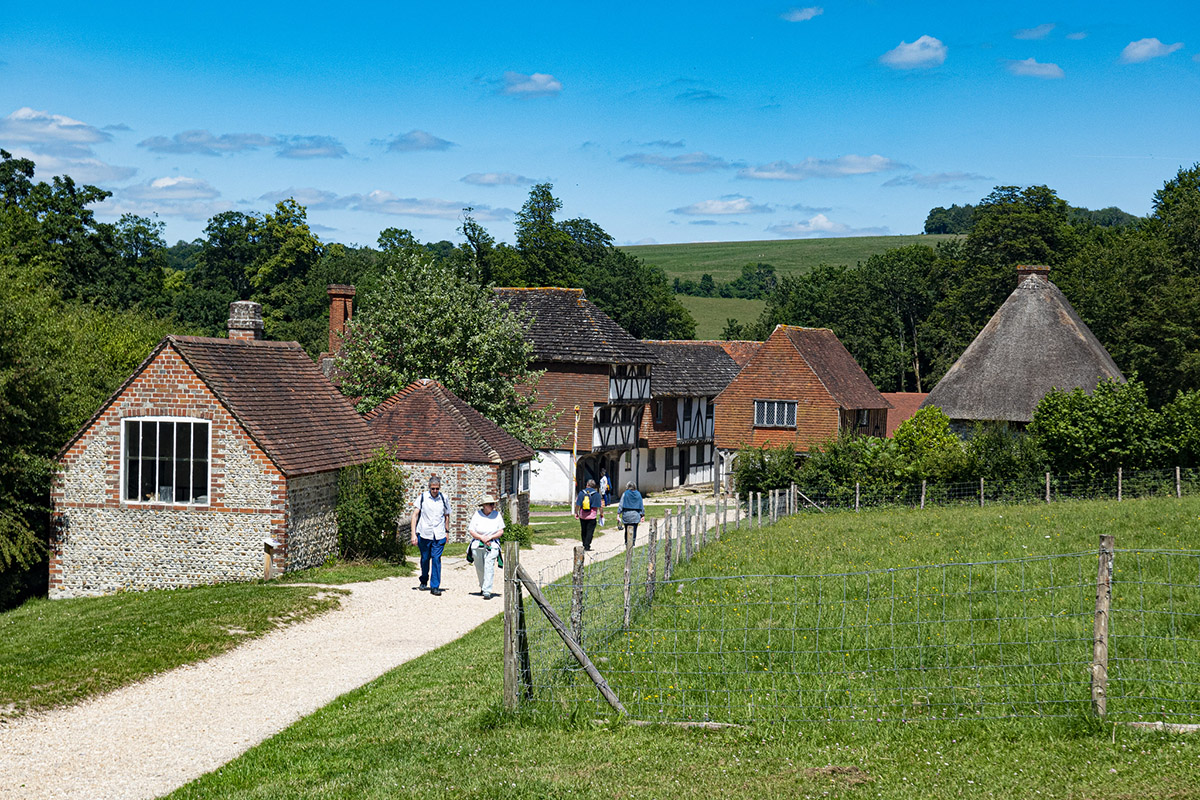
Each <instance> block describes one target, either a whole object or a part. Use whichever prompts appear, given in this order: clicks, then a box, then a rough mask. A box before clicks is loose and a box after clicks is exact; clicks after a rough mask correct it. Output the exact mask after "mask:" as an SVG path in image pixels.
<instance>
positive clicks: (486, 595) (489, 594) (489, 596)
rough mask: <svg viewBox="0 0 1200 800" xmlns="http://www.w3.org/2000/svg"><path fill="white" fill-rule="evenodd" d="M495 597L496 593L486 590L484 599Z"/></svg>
mask: <svg viewBox="0 0 1200 800" xmlns="http://www.w3.org/2000/svg"><path fill="white" fill-rule="evenodd" d="M493 597H495V595H494V594H492V593H491V592H484V593H483V599H484V600H491V599H492V598H493Z"/></svg>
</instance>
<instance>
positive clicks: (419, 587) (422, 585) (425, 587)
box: [413, 583, 429, 592]
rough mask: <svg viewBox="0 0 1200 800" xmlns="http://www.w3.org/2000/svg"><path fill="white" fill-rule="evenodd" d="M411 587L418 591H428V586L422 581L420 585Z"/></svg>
mask: <svg viewBox="0 0 1200 800" xmlns="http://www.w3.org/2000/svg"><path fill="white" fill-rule="evenodd" d="M413 588H414V589H416V590H417V591H418V592H428V591H429V587H428V586H426V585H425V584H423V583H422V584H421V585H420V586H414V587H413Z"/></svg>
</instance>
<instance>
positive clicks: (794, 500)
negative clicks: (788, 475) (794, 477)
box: [788, 483, 800, 514]
mask: <svg viewBox="0 0 1200 800" xmlns="http://www.w3.org/2000/svg"><path fill="white" fill-rule="evenodd" d="M798 491H799V490H798V489H797V488H796V484H794V483H793V484H792V493H791V494H790V495H789V496H788V500H789V501H790V502H791V508H789V509H788V513H789V514H795V513H796V511H797V510H798V509H799V508H800V498H798V497H797V496H796V492H798Z"/></svg>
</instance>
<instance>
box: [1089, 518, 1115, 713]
mask: <svg viewBox="0 0 1200 800" xmlns="http://www.w3.org/2000/svg"><path fill="white" fill-rule="evenodd" d="M1114 541H1115V540H1114V538H1113V537H1112V536H1111V535H1101V536H1100V564H1099V569H1098V571H1097V574H1096V621H1095V625H1094V627H1093V629H1092V712H1093V713H1095V714H1096V716H1098V717H1103V716H1104V714H1105V712H1106V711H1107V710H1108V614H1109V610H1110V608H1111V607H1112V575H1113V547H1114Z"/></svg>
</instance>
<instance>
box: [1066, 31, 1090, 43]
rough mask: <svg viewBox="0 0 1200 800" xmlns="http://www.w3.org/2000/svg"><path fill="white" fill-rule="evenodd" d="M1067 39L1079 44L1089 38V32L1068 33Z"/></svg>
mask: <svg viewBox="0 0 1200 800" xmlns="http://www.w3.org/2000/svg"><path fill="white" fill-rule="evenodd" d="M1067 38H1068V39H1070V40H1071V41H1072V42H1078V41H1079V40H1080V39H1086V38H1087V32H1086V31H1075V32H1074V33H1068V34H1067Z"/></svg>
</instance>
